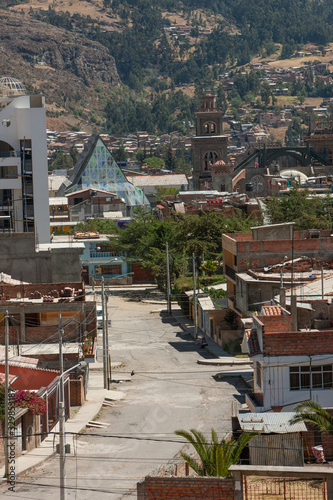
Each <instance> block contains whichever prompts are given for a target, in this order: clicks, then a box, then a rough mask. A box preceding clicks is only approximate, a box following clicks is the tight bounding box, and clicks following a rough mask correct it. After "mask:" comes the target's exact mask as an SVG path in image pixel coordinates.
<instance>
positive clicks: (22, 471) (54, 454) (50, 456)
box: [0, 448, 57, 486]
mask: <svg viewBox="0 0 333 500" xmlns="http://www.w3.org/2000/svg"><path fill="white" fill-rule="evenodd" d="M34 449H36V450H37V449H38V448H34ZM56 454H57V452H56V451H54V452H53V453H51V455H47V457H44V458H42V459H41V460H40V462H37V463H36V464H34V465H31V466H30V467H27V468H26V469H24V470H21V471H20V472H17V473H15V478H17V477H20V476H23V475H24V474H28V473H29V472H31V471H32V470H33V469H35V468H36V467H40V466H41V465H43V464H44V463H45V462H47V461H48V460H49V459H50V458H54V457H55V456H56ZM21 456H22V455H21ZM23 456H24V455H23ZM18 458H20V457H18ZM6 483H7V484H10V483H9V482H7V480H6V479H5V478H4V477H2V478H0V485H1V486H3V485H5V484H6Z"/></svg>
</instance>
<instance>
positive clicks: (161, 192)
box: [156, 187, 179, 201]
mask: <svg viewBox="0 0 333 500" xmlns="http://www.w3.org/2000/svg"><path fill="white" fill-rule="evenodd" d="M178 193H179V189H177V188H175V187H169V188H163V187H158V188H157V192H156V201H160V200H161V199H162V198H165V197H168V196H177V194H178Z"/></svg>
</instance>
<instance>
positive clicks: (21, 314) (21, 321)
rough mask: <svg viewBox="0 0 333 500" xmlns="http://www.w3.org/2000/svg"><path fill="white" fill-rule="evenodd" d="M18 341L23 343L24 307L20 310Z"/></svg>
mask: <svg viewBox="0 0 333 500" xmlns="http://www.w3.org/2000/svg"><path fill="white" fill-rule="evenodd" d="M20 331H21V332H20V333H21V334H20V341H21V342H25V313H24V306H21V308H20Z"/></svg>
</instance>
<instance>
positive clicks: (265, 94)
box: [260, 82, 272, 107]
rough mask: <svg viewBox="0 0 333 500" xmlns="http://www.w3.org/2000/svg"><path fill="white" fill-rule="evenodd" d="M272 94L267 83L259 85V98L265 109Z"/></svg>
mask: <svg viewBox="0 0 333 500" xmlns="http://www.w3.org/2000/svg"><path fill="white" fill-rule="evenodd" d="M271 96H272V92H271V88H270V86H269V84H268V83H267V82H264V83H263V84H262V85H261V90H260V97H261V100H262V102H263V103H264V105H265V106H266V107H267V106H268V104H269V101H270V99H271Z"/></svg>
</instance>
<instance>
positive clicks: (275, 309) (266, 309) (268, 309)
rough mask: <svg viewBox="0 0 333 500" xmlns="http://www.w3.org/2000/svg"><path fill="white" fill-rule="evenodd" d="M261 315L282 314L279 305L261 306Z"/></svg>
mask: <svg viewBox="0 0 333 500" xmlns="http://www.w3.org/2000/svg"><path fill="white" fill-rule="evenodd" d="M262 314H263V316H282V308H281V307H280V306H262Z"/></svg>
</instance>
